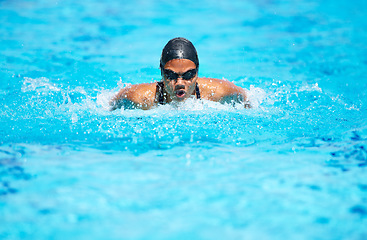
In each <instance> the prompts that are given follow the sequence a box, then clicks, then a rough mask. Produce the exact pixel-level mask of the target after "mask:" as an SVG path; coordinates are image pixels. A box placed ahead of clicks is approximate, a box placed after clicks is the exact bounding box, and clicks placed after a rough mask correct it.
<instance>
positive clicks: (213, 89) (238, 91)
mask: <svg viewBox="0 0 367 240" xmlns="http://www.w3.org/2000/svg"><path fill="white" fill-rule="evenodd" d="M200 85H202V86H203V90H204V89H205V90H204V91H205V93H204V95H206V98H207V99H208V100H211V101H215V102H220V103H233V102H237V103H243V104H244V107H245V108H250V107H251V106H250V103H249V100H248V94H247V91H246V90H245V89H243V88H241V87H239V86H236V85H235V84H233V83H232V82H229V81H227V80H220V79H213V78H202V79H200Z"/></svg>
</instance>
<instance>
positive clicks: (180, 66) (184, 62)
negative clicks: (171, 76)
mask: <svg viewBox="0 0 367 240" xmlns="http://www.w3.org/2000/svg"><path fill="white" fill-rule="evenodd" d="M164 68H167V69H171V70H176V71H177V72H179V70H180V71H186V70H190V69H194V68H196V65H195V63H194V62H193V61H191V60H189V59H172V60H170V61H168V62H167V63H166V65H164Z"/></svg>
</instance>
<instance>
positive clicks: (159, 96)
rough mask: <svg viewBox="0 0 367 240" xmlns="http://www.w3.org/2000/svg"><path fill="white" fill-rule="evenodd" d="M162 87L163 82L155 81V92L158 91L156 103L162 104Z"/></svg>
mask: <svg viewBox="0 0 367 240" xmlns="http://www.w3.org/2000/svg"><path fill="white" fill-rule="evenodd" d="M163 88H164V83H163V82H157V89H156V92H158V104H164V96H163V93H164V91H163Z"/></svg>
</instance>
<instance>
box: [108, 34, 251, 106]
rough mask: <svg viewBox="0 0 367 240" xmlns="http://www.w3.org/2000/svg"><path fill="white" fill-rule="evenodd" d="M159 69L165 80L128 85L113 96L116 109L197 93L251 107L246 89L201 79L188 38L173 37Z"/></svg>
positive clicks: (207, 97) (166, 48)
mask: <svg viewBox="0 0 367 240" xmlns="http://www.w3.org/2000/svg"><path fill="white" fill-rule="evenodd" d="M160 69H161V75H162V80H161V81H160V82H155V83H143V84H136V85H131V86H128V87H125V88H123V89H121V90H120V91H119V93H118V94H117V95H116V96H115V97H113V98H112V100H111V102H110V105H111V110H115V109H117V108H121V107H124V108H130V109H131V108H138V109H144V110H147V109H151V108H153V107H155V106H158V105H159V104H168V103H174V102H182V101H185V100H186V99H188V98H190V97H192V96H194V97H196V98H198V99H206V100H210V101H215V102H220V103H231V102H238V103H242V104H244V107H245V108H249V107H250V104H249V102H248V96H247V93H246V90H245V89H243V88H241V87H238V86H236V85H234V84H233V83H231V82H229V81H226V80H220V79H215V78H201V77H200V78H199V77H198V70H199V59H198V55H197V52H196V49H195V47H194V45H193V44H192V43H191V42H190V41H189V40H187V39H185V38H174V39H171V40H170V41H169V42H168V43H167V44H166V46H165V47H164V48H163V51H162V55H161V61H160Z"/></svg>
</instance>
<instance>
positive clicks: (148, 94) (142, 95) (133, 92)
mask: <svg viewBox="0 0 367 240" xmlns="http://www.w3.org/2000/svg"><path fill="white" fill-rule="evenodd" d="M156 85H157V83H141V84H135V85H130V86H128V87H126V91H125V93H126V97H127V98H129V99H131V100H136V101H141V100H148V99H150V98H153V100H154V97H155V91H156Z"/></svg>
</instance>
